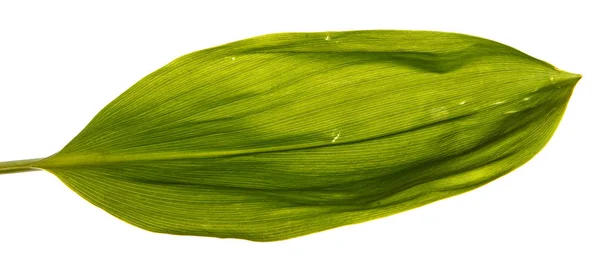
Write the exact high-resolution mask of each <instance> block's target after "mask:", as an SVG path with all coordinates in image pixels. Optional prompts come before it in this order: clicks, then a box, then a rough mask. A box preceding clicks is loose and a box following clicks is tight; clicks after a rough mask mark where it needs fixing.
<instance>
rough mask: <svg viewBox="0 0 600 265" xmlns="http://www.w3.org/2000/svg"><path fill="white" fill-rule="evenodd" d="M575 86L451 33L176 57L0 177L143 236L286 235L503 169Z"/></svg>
mask: <svg viewBox="0 0 600 265" xmlns="http://www.w3.org/2000/svg"><path fill="white" fill-rule="evenodd" d="M580 78H581V76H580V75H575V74H570V73H567V72H564V71H560V70H558V69H556V68H555V67H553V66H552V65H550V64H548V63H545V62H543V61H540V60H537V59H535V58H532V57H530V56H528V55H526V54H524V53H522V52H519V51H517V50H515V49H513V48H510V47H507V46H505V45H502V44H499V43H497V42H493V41H490V40H486V39H482V38H477V37H472V36H467V35H461V34H453V33H442V32H427V31H352V32H330V33H283V34H271V35H265V36H260V37H255V38H250V39H246V40H242V41H238V42H234V43H230V44H226V45H223V46H219V47H215V48H210V49H206V50H201V51H198V52H194V53H191V54H188V55H185V56H183V57H181V58H178V59H176V60H175V61H173V62H171V63H169V64H167V65H166V66H164V67H162V68H161V69H159V70H157V71H156V72H154V73H152V74H150V75H148V76H147V77H145V78H143V79H142V80H141V81H139V82H138V83H136V84H135V85H134V86H133V87H131V88H130V89H129V90H127V91H126V92H125V93H123V94H122V95H121V96H119V97H118V98H117V99H115V100H114V101H113V102H111V103H110V104H108V106H106V107H105V108H104V109H103V110H102V111H101V112H100V113H98V115H97V116H96V117H95V118H94V119H93V120H92V121H91V122H90V124H89V125H88V126H87V127H86V128H85V129H84V130H83V131H82V132H81V133H80V134H79V135H78V136H77V137H75V139H73V140H72V141H71V142H70V143H69V144H68V145H67V146H66V147H65V148H64V149H63V150H61V151H60V152H58V153H57V154H55V155H53V156H51V157H49V158H47V159H42V160H31V161H27V162H25V163H21V164H18V165H15V164H14V163H13V164H11V163H10V162H9V163H8V164H4V165H3V164H0V173H2V172H3V170H4V171H5V172H16V171H23V170H28V169H32V168H39V169H44V170H46V171H48V172H51V173H53V174H55V175H56V176H57V177H58V178H60V180H62V181H63V182H64V183H65V184H66V185H67V186H69V187H70V188H71V189H72V190H74V191H75V192H77V193H78V194H79V195H81V196H82V197H83V198H85V199H86V200H88V201H89V202H91V203H92V204H94V205H96V206H98V207H100V208H102V209H104V210H106V211H107V212H109V213H110V214H112V215H114V216H116V217H118V218H120V219H122V220H124V221H126V222H128V223H131V224H133V225H136V226H139V227H141V228H144V229H147V230H150V231H155V232H161V233H170V234H182V235H199V236H212V237H224V238H227V237H234V238H243V239H249V240H255V241H273V240H282V239H288V238H292V237H297V236H302V235H306V234H309V233H314V232H317V231H322V230H326V229H331V228H334V227H338V226H343V225H348V224H355V223H359V222H364V221H368V220H372V219H375V218H380V217H384V216H389V215H392V214H395V213H399V212H402V211H405V210H408V209H412V208H415V207H419V206H422V205H424V204H427V203H430V202H433V201H436V200H440V199H443V198H447V197H450V196H453V195H456V194H460V193H463V192H466V191H469V190H471V189H474V188H476V187H479V186H481V185H484V184H486V183H488V182H490V181H492V180H494V179H496V178H498V177H500V176H502V175H504V174H506V173H508V172H510V171H512V170H514V169H515V168H517V167H519V166H521V165H522V164H524V163H525V162H527V161H528V160H529V159H531V158H532V157H533V156H534V155H535V154H536V153H537V152H539V151H540V150H541V149H542V147H543V146H544V145H545V144H546V142H547V141H548V140H549V139H550V137H551V136H552V134H553V132H554V131H555V129H556V127H557V125H558V123H559V121H560V119H561V117H562V114H563V112H564V110H565V108H566V106H567V102H568V100H569V97H570V95H571V92H572V91H573V88H574V86H575V84H576V82H577V81H578V80H579V79H580ZM24 164H26V165H24Z"/></svg>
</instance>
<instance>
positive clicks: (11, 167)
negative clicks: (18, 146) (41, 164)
mask: <svg viewBox="0 0 600 265" xmlns="http://www.w3.org/2000/svg"><path fill="white" fill-rule="evenodd" d="M40 160H42V158H36V159H27V160H16V161H7V162H0V174H8V173H19V172H27V171H37V170H41V169H39V168H35V167H33V164H35V163H36V162H38V161H40Z"/></svg>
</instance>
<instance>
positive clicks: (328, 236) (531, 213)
mask: <svg viewBox="0 0 600 265" xmlns="http://www.w3.org/2000/svg"><path fill="white" fill-rule="evenodd" d="M593 3H594V1H573V0H572V1H564V0H563V1H523V0H521V1H472V2H468V1H456V0H455V1H410V2H405V1H389V2H383V1H375V0H369V1H357V2H353V1H340V2H333V1H332V2H326V1H323V0H322V1H273V2H266V1H256V0H255V1H239V2H236V1H210V2H207V1H187V2H186V1H163V2H158V1H139V2H134V1H102V2H100V1H97V2H96V4H90V3H84V1H58V0H55V1H2V2H0V161H7V160H17V159H27V158H37V157H44V156H48V155H50V154H52V153H54V152H56V151H58V150H60V149H61V148H62V147H63V146H64V145H65V144H66V143H67V142H68V141H69V140H70V139H71V138H72V137H74V136H75V135H76V134H77V133H78V132H79V131H80V130H81V129H82V128H83V127H84V126H85V125H86V124H87V122H88V121H89V120H90V119H91V118H92V117H93V116H94V115H95V114H96V113H97V112H98V111H99V110H100V109H101V108H102V107H103V106H104V105H106V104H107V103H108V102H110V101H111V100H112V99H114V98H115V97H116V96H118V95H119V94H120V93H122V92H123V91H124V90H126V89H127V88H128V87H129V86H131V85H132V84H133V83H135V82H136V81H137V80H139V79H141V78H142V77H144V76H145V75H147V74H148V73H150V72H152V71H153V70H155V69H158V68H159V67H161V66H163V65H164V64H166V63H168V62H169V61H171V60H172V59H174V58H176V57H179V56H181V55H183V54H186V53H189V52H192V51H195V50H199V49H204V48H208V47H212V46H215V45H219V44H224V43H227V42H231V41H235V40H240V39H243V38H247V37H252V36H256V35H261V34H266V33H274V32H295V31H338V30H357V29H422V30H441V31H452V32H461V33H466V34H472V35H476V36H481V37H485V38H489V39H492V40H496V41H499V42H502V43H505V44H507V45H510V46H513V47H515V48H517V49H520V50H521V51H524V52H526V53H528V54H530V55H532V56H534V57H537V58H540V59H542V60H545V61H548V62H550V63H552V64H554V65H556V66H557V67H559V68H561V69H565V70H567V71H570V72H574V73H580V74H583V79H582V80H581V81H580V83H579V84H578V86H577V87H576V89H575V92H574V94H573V97H572V99H571V102H570V105H569V107H568V109H567V112H566V114H565V116H564V119H563V121H562V123H561V125H560V127H559V128H558V131H557V132H556V134H555V136H554V138H553V139H552V140H551V141H550V143H549V144H548V145H547V147H546V148H545V149H544V150H543V151H542V152H541V153H540V154H539V155H538V156H536V157H535V158H534V159H533V160H532V161H530V162H529V163H528V164H526V165H525V166H523V167H521V168H519V169H518V170H516V171H515V172H513V173H511V174H509V175H507V176H505V177H503V178H500V179H499V180H497V181H494V182H493V183H491V184H489V185H487V186H484V187H482V188H479V189H477V190H475V191H472V192H469V193H466V194H463V195H460V196H457V197H453V198H450V199H446V200H443V201H440V202H436V203H433V204H430V205H428V206H425V207H421V208H418V209H415V210H411V211H408V212H405V213H402V214H398V215H395V216H392V217H388V218H384V219H379V220H376V221H372V222H368V223H363V224H359V225H353V226H347V227H342V228H338V229H334V230H330V231H326V232H322V233H318V234H314V235H309V236H306V237H301V238H297V239H292V240H287V241H282V242H275V243H253V242H248V241H243V240H235V239H226V240H223V239H215V238H202V237H185V236H171V235H163V234H155V233H151V232H146V231H144V230H141V229H139V228H136V227H133V226H131V225H128V224H126V223H124V222H122V221H120V220H118V219H116V218H114V217H112V216H110V215H109V214H107V213H105V212H104V211H102V210H101V209H99V208H96V207H95V206H93V205H91V204H89V203H88V202H86V201H85V200H84V199H82V198H80V197H79V196H77V195H76V194H75V193H74V192H72V191H71V190H69V189H68V188H67V187H66V186H64V185H63V184H62V183H61V182H60V181H59V180H58V179H57V178H56V177H54V176H52V175H50V174H49V173H45V172H33V173H22V174H11V175H1V176H0V264H600V256H599V255H600V254H599V252H598V251H599V250H600V228H599V224H600V217H599V213H598V212H599V210H600V208H599V207H598V203H599V202H600V192H599V186H600V170H599V169H598V163H600V161H599V159H598V158H599V156H598V150H599V148H600V146H599V144H598V143H599V142H598V137H599V136H600V131H599V130H598V126H597V123H598V121H599V119H598V115H599V114H600V110H599V105H600V104H599V103H598V102H599V100H600V93H599V92H598V91H599V89H600V88H599V84H600V82H599V78H598V74H599V71H598V66H597V65H598V64H597V62H598V60H599V59H600V58H599V56H598V54H599V53H598V49H599V47H600V43H599V41H598V40H597V39H596V35H597V32H598V30H597V28H596V27H597V25H600V21H599V20H598V19H597V11H598V8H596V7H595V6H593V5H594V4H593ZM594 26H596V27H594Z"/></svg>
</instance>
